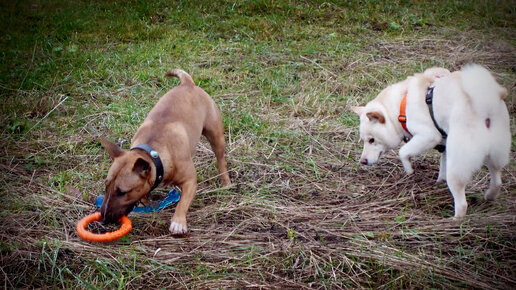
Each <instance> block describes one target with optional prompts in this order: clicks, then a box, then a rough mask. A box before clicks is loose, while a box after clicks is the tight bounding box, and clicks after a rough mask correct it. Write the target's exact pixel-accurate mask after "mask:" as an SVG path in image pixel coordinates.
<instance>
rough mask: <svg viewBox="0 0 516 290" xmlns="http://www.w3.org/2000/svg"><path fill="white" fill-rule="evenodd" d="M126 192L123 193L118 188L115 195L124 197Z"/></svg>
mask: <svg viewBox="0 0 516 290" xmlns="http://www.w3.org/2000/svg"><path fill="white" fill-rule="evenodd" d="M126 193H127V192H125V191H121V190H120V189H119V188H117V189H116V195H117V196H124V195H126Z"/></svg>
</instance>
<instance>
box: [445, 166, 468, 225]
mask: <svg viewBox="0 0 516 290" xmlns="http://www.w3.org/2000/svg"><path fill="white" fill-rule="evenodd" d="M448 188H450V191H451V193H452V195H453V202H454V207H455V215H454V216H453V219H454V220H458V221H461V220H462V219H463V218H464V217H465V216H466V212H467V210H468V202H467V201H466V183H465V182H462V181H461V180H460V178H458V177H457V176H454V175H452V174H448Z"/></svg>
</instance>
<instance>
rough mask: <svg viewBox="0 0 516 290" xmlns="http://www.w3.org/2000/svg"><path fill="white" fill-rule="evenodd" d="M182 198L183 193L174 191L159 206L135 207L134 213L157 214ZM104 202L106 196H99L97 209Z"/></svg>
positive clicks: (96, 201) (96, 202)
mask: <svg viewBox="0 0 516 290" xmlns="http://www.w3.org/2000/svg"><path fill="white" fill-rule="evenodd" d="M180 198H181V193H180V192H179V190H177V189H172V190H171V191H169V192H168V195H167V196H166V197H165V198H164V199H163V200H162V201H160V202H159V203H158V204H157V206H155V207H152V206H150V205H148V206H135V207H134V208H133V211H132V212H155V211H158V210H162V209H164V208H165V207H167V206H169V205H171V204H174V203H177V202H178V201H179V199H180ZM102 202H104V195H99V196H98V197H97V199H96V200H95V204H96V205H97V207H99V208H100V206H102Z"/></svg>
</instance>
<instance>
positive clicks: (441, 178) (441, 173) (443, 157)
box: [436, 151, 446, 183]
mask: <svg viewBox="0 0 516 290" xmlns="http://www.w3.org/2000/svg"><path fill="white" fill-rule="evenodd" d="M445 181H446V151H444V152H443V153H441V160H440V161H439V175H438V176H437V181H436V182H437V183H439V182H445Z"/></svg>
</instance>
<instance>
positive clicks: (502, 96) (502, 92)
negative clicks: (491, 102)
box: [500, 87, 507, 100]
mask: <svg viewBox="0 0 516 290" xmlns="http://www.w3.org/2000/svg"><path fill="white" fill-rule="evenodd" d="M505 97H507V89H506V88H504V87H500V99H501V100H503V99H505Z"/></svg>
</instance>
